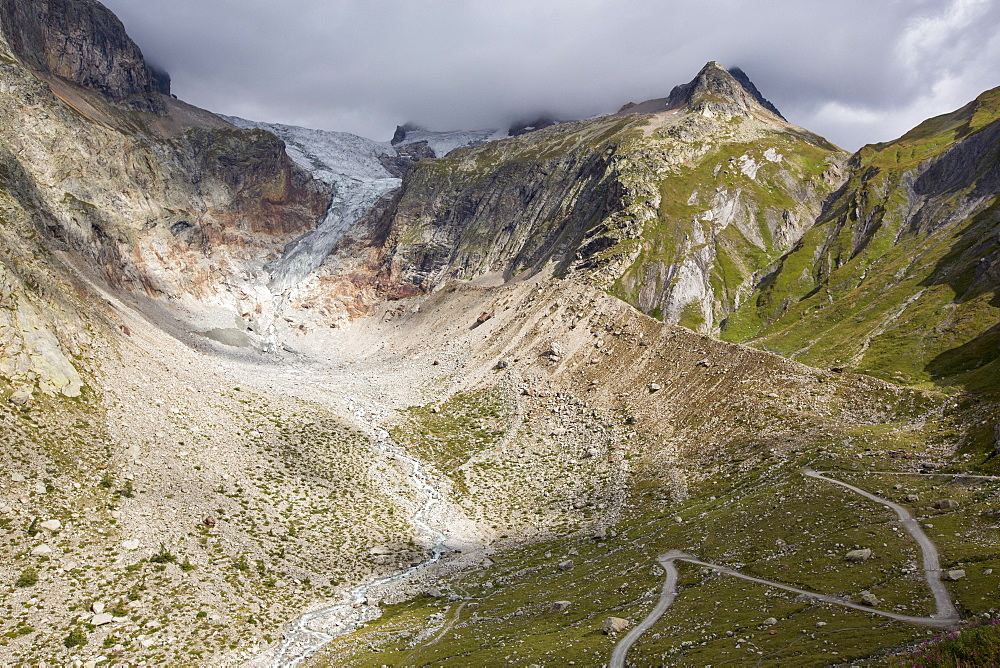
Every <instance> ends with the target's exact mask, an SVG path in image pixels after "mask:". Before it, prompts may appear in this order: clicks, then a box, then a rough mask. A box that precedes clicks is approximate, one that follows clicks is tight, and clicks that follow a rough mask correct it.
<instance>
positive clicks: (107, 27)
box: [0, 0, 170, 113]
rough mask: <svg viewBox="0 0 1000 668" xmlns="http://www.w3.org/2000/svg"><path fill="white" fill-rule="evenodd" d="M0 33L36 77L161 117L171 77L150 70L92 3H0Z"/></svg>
mask: <svg viewBox="0 0 1000 668" xmlns="http://www.w3.org/2000/svg"><path fill="white" fill-rule="evenodd" d="M0 30H2V31H3V36H4V38H5V39H6V40H7V43H8V44H9V45H10V47H11V50H12V52H13V54H14V55H15V56H17V58H18V59H20V60H21V62H22V63H24V64H25V65H26V66H28V67H29V68H31V69H32V70H33V71H34V72H35V73H37V74H40V75H43V76H45V75H47V76H55V77H61V78H63V79H66V80H68V81H71V82H73V83H74V84H76V85H78V86H83V87H84V88H88V89H90V90H93V91H97V92H98V93H100V94H101V95H102V96H104V97H105V98H106V99H108V100H110V101H112V102H115V103H119V104H122V105H123V106H126V107H129V108H132V109H140V110H143V111H152V112H156V113H163V112H164V111H165V109H166V107H165V104H164V102H163V100H162V99H161V96H163V95H169V94H170V77H169V76H168V75H167V74H166V73H165V72H162V71H159V70H156V69H154V68H153V67H150V65H149V64H148V63H146V61H145V59H144V58H143V55H142V51H141V50H140V49H139V47H138V46H137V45H136V44H135V42H133V41H132V40H131V38H129V36H128V34H126V32H125V26H123V25H122V22H121V21H119V20H118V17H117V16H115V15H114V14H113V13H112V12H111V11H110V10H108V9H107V8H106V7H105V6H104V5H102V4H101V3H99V2H96V0H3V2H0Z"/></svg>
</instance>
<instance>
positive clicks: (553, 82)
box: [104, 0, 1000, 149]
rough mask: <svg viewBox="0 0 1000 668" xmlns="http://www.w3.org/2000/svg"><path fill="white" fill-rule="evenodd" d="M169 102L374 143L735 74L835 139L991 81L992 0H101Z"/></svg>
mask: <svg viewBox="0 0 1000 668" xmlns="http://www.w3.org/2000/svg"><path fill="white" fill-rule="evenodd" d="M104 3H105V4H106V5H107V6H108V7H109V8H111V9H112V10H113V11H115V12H116V13H117V14H118V15H119V17H121V19H122V20H123V21H124V22H125V25H126V26H127V28H128V30H129V33H130V34H131V35H132V37H133V38H134V39H135V40H136V41H137V42H138V43H139V45H140V46H141V47H142V48H143V50H144V51H145V53H146V55H147V57H148V58H149V59H150V60H151V61H152V62H154V63H156V64H157V65H160V66H162V67H164V68H166V69H167V70H168V71H169V72H170V73H171V75H172V76H173V79H174V90H175V92H176V93H177V94H178V95H179V96H180V97H181V98H183V99H185V100H187V101H189V102H192V103H194V104H197V105H199V106H202V107H206V108H208V109H211V110H213V111H218V112H222V113H227V114H233V115H238V116H244V117H248V118H253V119H257V120H265V121H272V122H283V123H290V124H295V125H305V126H308V127H316V128H323V129H330V130H342V131H348V132H355V133H358V134H361V135H365V136H368V137H372V138H375V139H380V140H385V139H388V138H389V137H390V136H391V134H392V130H393V129H394V127H395V126H396V124H397V123H402V122H404V121H416V122H419V123H422V124H425V125H427V126H430V127H432V128H435V129H448V128H473V127H484V126H502V124H505V123H508V122H510V121H511V120H513V119H515V118H518V117H522V116H525V115H531V114H532V113H537V112H542V111H547V112H550V113H553V114H555V115H556V116H561V117H565V118H582V117H587V116H592V115H595V114H599V113H606V112H609V111H614V110H616V109H617V108H618V107H619V106H621V105H622V104H624V103H625V102H629V101H636V102H639V101H642V100H644V99H650V98H655V97H662V96H664V95H666V94H667V93H668V92H669V91H670V88H671V87H673V86H674V85H675V84H678V83H683V82H685V81H688V80H690V79H691V78H692V77H693V76H694V74H695V73H696V72H697V71H698V70H699V69H700V68H701V66H702V65H704V63H705V62H706V61H708V60H718V61H720V62H721V63H723V64H724V65H726V66H728V67H732V66H739V67H741V68H743V69H744V70H745V71H746V72H747V74H748V75H749V76H750V77H751V78H752V79H753V80H754V82H755V83H756V85H757V87H758V88H759V89H760V90H761V92H762V93H763V94H764V95H765V96H766V97H767V98H769V99H770V100H771V101H772V102H774V103H775V105H777V107H778V108H779V109H780V110H781V111H782V113H783V114H784V115H785V116H786V117H787V118H788V119H789V120H791V121H792V122H794V123H797V124H799V125H802V126H805V127H807V128H809V129H811V130H814V131H816V132H819V133H820V134H823V135H825V136H827V137H828V138H830V139H831V140H833V141H834V142H836V143H838V144H840V145H842V146H844V147H845V148H848V149H856V148H858V147H859V146H860V145H861V144H864V143H867V142H874V141H884V140H888V139H892V138H893V137H896V136H898V135H899V134H901V133H902V132H904V131H905V130H907V129H908V128H910V127H911V126H913V125H914V124H916V123H918V122H919V121H921V120H923V119H924V118H926V117H928V116H932V115H935V114H940V113H944V112H947V111H950V110H952V109H955V108H957V107H959V106H961V105H962V104H964V103H966V102H968V101H969V100H971V99H972V98H974V97H975V96H976V95H978V94H979V93H981V92H982V91H983V90H986V89H988V88H992V87H994V86H997V85H1000V71H998V70H997V67H996V65H997V63H1000V29H998V28H1000V2H998V1H997V0H949V1H941V0H885V1H882V2H872V1H871V0H841V1H840V2H836V3H830V2H813V1H811V0H810V1H803V0H756V1H749V0H744V1H740V0H675V1H672V2H663V1H662V0H628V1H627V2H626V1H624V0H617V1H610V0H531V1H526V0H503V1H499V0H482V1H475V0H421V1H420V2H417V1H415V0H408V1H404V0H378V1H372V0H329V1H326V0H283V1H282V2H280V3H279V2H261V1H259V0H172V1H171V2H169V3H150V2H148V0H104Z"/></svg>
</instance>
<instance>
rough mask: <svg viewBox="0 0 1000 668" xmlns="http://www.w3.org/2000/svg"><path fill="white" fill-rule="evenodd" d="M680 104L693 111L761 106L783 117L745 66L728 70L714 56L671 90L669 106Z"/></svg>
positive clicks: (730, 110) (744, 110) (736, 109)
mask: <svg viewBox="0 0 1000 668" xmlns="http://www.w3.org/2000/svg"><path fill="white" fill-rule="evenodd" d="M681 108H687V109H689V110H691V111H702V110H704V109H710V110H711V109H715V110H722V111H728V112H730V113H733V112H736V113H744V114H745V113H749V112H751V111H753V110H755V109H758V110H761V109H762V110H766V111H768V112H769V113H772V114H774V115H776V116H778V117H779V118H782V119H783V118H784V117H783V116H782V115H781V113H780V112H779V111H778V110H777V108H775V106H774V105H773V104H771V103H770V102H768V101H767V100H766V99H765V98H764V96H763V95H761V94H760V91H759V90H757V87H756V86H754V85H753V82H752V81H750V77H748V76H747V75H746V73H745V72H744V71H743V70H741V69H739V68H733V69H732V70H727V69H726V68H725V67H723V66H722V65H721V64H720V63H718V62H717V61H714V60H710V61H709V62H708V63H706V64H705V66H704V67H703V68H701V71H700V72H698V75H697V76H696V77H695V78H694V79H692V80H691V81H689V82H688V83H686V84H681V85H679V86H675V87H674V89H673V90H672V91H670V95H669V96H668V97H667V109H681Z"/></svg>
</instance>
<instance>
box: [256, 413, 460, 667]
mask: <svg viewBox="0 0 1000 668" xmlns="http://www.w3.org/2000/svg"><path fill="white" fill-rule="evenodd" d="M354 417H355V418H356V419H357V421H358V422H359V423H361V424H363V425H365V426H367V427H368V428H369V429H370V430H371V431H372V432H373V433H374V434H375V436H376V438H375V439H374V444H373V449H374V450H375V451H376V453H377V454H378V455H379V456H381V457H386V458H390V459H394V460H396V461H400V462H403V463H404V465H406V466H409V468H410V470H409V473H408V474H407V477H408V478H409V479H410V480H411V481H413V483H415V485H416V487H417V493H418V494H419V496H420V499H419V506H418V507H417V510H416V511H415V512H414V514H413V516H412V518H411V522H412V523H413V525H414V526H415V527H416V528H417V530H418V531H419V532H420V533H421V534H423V535H424V536H426V537H428V538H430V539H431V540H432V541H433V547H432V548H431V555H430V557H428V558H427V559H426V560H424V561H423V562H421V563H419V564H417V565H416V566H411V567H410V568H407V569H405V570H402V571H399V572H398V573H395V574H393V575H390V576H387V577H384V578H379V579H377V580H373V581H371V582H366V583H363V584H360V585H358V586H356V587H354V588H353V589H351V590H349V591H347V592H345V594H344V597H343V599H342V600H341V602H339V603H336V604H334V605H331V606H329V607H326V608H322V609H320V610H315V611H313V612H310V613H307V614H305V615H302V616H301V617H299V618H298V619H296V620H294V621H292V622H290V623H289V624H288V625H286V626H285V629H284V631H283V635H282V640H281V641H280V643H279V644H278V647H277V648H276V649H274V650H269V651H267V652H265V653H264V654H261V655H260V656H258V657H256V658H255V659H253V660H252V661H250V662H249V663H247V664H246V666H247V668H264V667H267V668H287V667H294V666H298V665H300V664H301V663H302V662H303V661H305V660H306V659H307V658H309V657H310V656H312V655H313V654H315V653H316V652H317V651H319V650H320V649H322V648H323V647H324V646H325V645H326V644H327V643H329V642H330V641H331V640H333V639H334V638H337V637H339V636H342V635H344V634H347V633H350V632H352V631H355V630H357V629H358V628H359V627H360V626H361V625H362V624H365V623H366V622H370V621H372V620H374V619H377V618H378V616H379V611H378V608H377V607H376V606H374V605H370V604H369V603H368V592H370V591H371V590H373V589H375V588H376V587H380V586H382V585H386V584H389V583H392V582H397V581H399V580H402V579H404V578H406V577H408V576H410V575H412V574H413V573H415V572H417V571H419V570H422V569H424V568H427V567H428V566H430V565H431V564H433V563H436V562H438V561H439V560H440V559H441V557H442V556H443V555H444V554H446V553H447V552H448V549H447V548H445V547H444V542H445V540H446V538H447V536H446V535H445V534H444V533H443V532H441V531H439V530H437V529H435V528H434V527H433V526H431V524H430V522H431V516H432V513H433V511H434V508H435V507H436V506H438V505H439V504H441V503H442V501H443V499H442V496H441V493H440V492H439V491H438V489H437V488H436V487H435V486H434V484H433V481H432V479H431V477H430V476H429V475H428V474H427V472H426V469H425V467H424V465H423V464H422V463H421V462H420V461H419V460H417V459H414V458H413V457H411V456H410V455H408V454H406V452H405V451H404V450H403V449H402V448H401V447H399V446H398V445H397V444H395V443H394V442H392V441H391V439H390V438H389V434H388V433H387V432H386V431H384V430H382V429H379V428H378V427H375V426H374V425H372V424H371V422H369V421H368V419H367V418H366V416H365V415H364V413H363V412H361V411H358V412H356V413H355V415H354Z"/></svg>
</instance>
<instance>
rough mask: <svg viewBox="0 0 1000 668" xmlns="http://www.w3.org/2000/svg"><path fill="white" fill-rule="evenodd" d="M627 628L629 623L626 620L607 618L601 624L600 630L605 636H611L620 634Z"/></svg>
mask: <svg viewBox="0 0 1000 668" xmlns="http://www.w3.org/2000/svg"><path fill="white" fill-rule="evenodd" d="M628 627H629V621H628V620H627V619H622V618H621V617H608V618H607V619H605V620H604V623H603V624H601V630H602V631H604V633H605V635H609V636H613V635H617V634H619V633H621V632H622V631H624V630H625V629H627V628H628Z"/></svg>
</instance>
